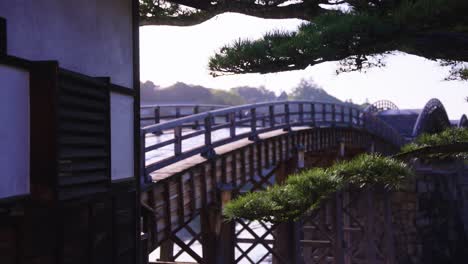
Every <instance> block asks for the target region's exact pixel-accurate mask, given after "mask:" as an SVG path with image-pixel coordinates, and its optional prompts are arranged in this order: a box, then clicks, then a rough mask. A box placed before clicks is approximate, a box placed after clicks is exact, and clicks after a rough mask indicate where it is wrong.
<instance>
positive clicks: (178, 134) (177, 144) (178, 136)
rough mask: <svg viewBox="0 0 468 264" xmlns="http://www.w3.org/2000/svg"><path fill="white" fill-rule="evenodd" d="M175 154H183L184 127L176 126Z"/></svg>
mask: <svg viewBox="0 0 468 264" xmlns="http://www.w3.org/2000/svg"><path fill="white" fill-rule="evenodd" d="M174 140H175V142H174V156H179V155H180V154H182V127H181V126H178V127H175V128H174Z"/></svg>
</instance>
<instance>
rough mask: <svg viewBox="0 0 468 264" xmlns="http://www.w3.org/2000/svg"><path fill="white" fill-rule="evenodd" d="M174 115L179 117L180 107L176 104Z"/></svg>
mask: <svg viewBox="0 0 468 264" xmlns="http://www.w3.org/2000/svg"><path fill="white" fill-rule="evenodd" d="M175 117H176V118H179V117H180V107H178V106H176V108H175Z"/></svg>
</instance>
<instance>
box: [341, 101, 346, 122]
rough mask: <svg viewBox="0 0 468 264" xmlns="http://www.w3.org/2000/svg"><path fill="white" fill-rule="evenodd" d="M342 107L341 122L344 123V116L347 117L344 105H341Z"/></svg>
mask: <svg viewBox="0 0 468 264" xmlns="http://www.w3.org/2000/svg"><path fill="white" fill-rule="evenodd" d="M340 108H341V109H340V110H341V111H340V114H341V123H343V124H344V122H345V118H344V117H345V114H344V106H343V105H341V106H340Z"/></svg>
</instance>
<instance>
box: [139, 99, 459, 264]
mask: <svg viewBox="0 0 468 264" xmlns="http://www.w3.org/2000/svg"><path fill="white" fill-rule="evenodd" d="M382 105H383V106H382V107H381V105H380V104H379V105H376V106H374V107H370V108H368V109H371V110H372V111H366V110H362V109H360V108H358V107H355V106H354V105H351V104H329V103H319V102H311V101H282V102H269V103H259V104H252V105H242V106H235V107H224V108H219V109H215V110H210V111H206V112H203V111H199V112H198V113H195V112H194V113H193V114H189V115H187V116H184V117H179V116H180V110H177V108H178V107H179V106H175V107H174V110H173V111H175V113H177V112H178V113H179V116H174V117H178V118H176V119H173V120H169V121H165V122H161V123H157V124H153V125H149V126H146V127H143V128H142V130H141V135H140V136H141V145H142V146H144V148H142V150H141V155H142V156H144V157H145V159H142V164H141V168H142V172H143V173H142V175H141V185H142V197H141V204H142V208H143V209H142V216H143V223H142V224H143V228H142V232H143V233H142V234H143V235H142V236H143V239H144V247H145V248H146V250H145V251H144V254H148V255H149V254H150V252H153V254H152V255H151V257H150V259H151V261H153V262H158V263H167V262H176V261H185V262H192V263H269V262H271V261H272V262H273V263H395V262H394V258H395V253H394V249H393V244H394V243H393V241H392V225H391V221H390V217H391V216H390V214H391V212H390V211H391V210H390V208H389V201H388V195H386V194H385V192H381V193H379V192H377V193H376V192H374V193H372V194H371V191H370V190H369V191H366V192H364V193H363V192H353V191H352V190H348V191H346V192H343V193H339V194H337V195H336V197H335V198H334V199H332V200H331V201H330V202H329V203H328V204H327V205H325V206H324V208H323V209H322V210H320V212H317V213H315V214H313V215H310V216H308V217H305V218H304V219H303V221H302V222H299V223H285V224H280V225H273V224H271V223H262V222H247V221H242V220H239V221H236V222H234V223H231V222H226V221H224V219H223V217H222V214H221V211H222V208H223V205H224V204H225V203H226V202H228V201H229V200H230V199H232V198H233V197H234V196H236V195H239V194H242V193H245V192H249V191H255V190H261V189H265V188H266V187H267V186H270V185H273V184H275V183H277V182H282V181H283V180H284V179H285V178H286V176H287V175H288V174H290V173H291V172H294V171H297V170H300V169H302V168H310V167H319V166H320V167H323V166H329V165H331V164H332V163H333V162H336V161H337V160H340V159H348V158H351V157H353V156H355V155H357V154H359V153H363V152H379V153H382V154H385V155H388V154H392V153H395V152H397V151H398V150H399V148H400V147H401V146H402V144H404V143H405V141H407V140H408V137H406V136H405V135H404V133H402V130H401V129H398V127H397V126H395V125H392V122H391V121H392V119H389V118H388V116H385V115H384V117H386V118H387V119H385V118H382V117H381V116H379V113H382V112H385V111H399V110H398V109H395V107H394V106H393V105H391V104H382ZM433 106H434V102H432V103H431V107H432V108H430V109H429V108H428V109H426V110H424V111H422V112H421V113H418V114H416V117H413V119H414V120H413V125H414V126H417V127H418V129H420V128H421V127H422V128H424V129H427V130H428V131H429V130H431V129H432V130H433V129H434V127H435V128H437V129H442V128H443V127H444V126H449V124H446V123H442V124H441V123H440V122H439V123H437V124H436V123H435V122H432V121H430V120H433V119H434V120H442V122H445V120H448V118H441V115H443V114H445V117H446V113H445V110H444V109H443V106H442V110H443V111H441V109H440V108H437V107H433ZM184 107H189V108H193V109H199V108H198V107H197V106H187V105H185V106H184ZM155 109H157V110H149V111H148V109H145V111H147V112H146V113H149V116H146V117H145V116H144V114H142V119H145V118H146V119H147V120H150V119H152V118H153V119H154V117H156V121H157V120H159V119H158V118H157V116H156V115H157V114H159V111H160V108H159V109H158V108H155ZM431 109H432V110H431ZM142 111H143V110H142ZM169 112H170V111H169ZM153 113H154V115H153V116H151V114H153ZM399 118H401V117H399ZM384 120H385V121H384ZM462 120H465V121H460V122H459V123H463V122H465V123H463V125H464V126H466V125H467V124H466V117H464V119H463V117H462ZM431 122H432V123H431ZM415 123H416V124H415ZM426 124H427V125H426ZM431 124H432V126H431ZM459 125H460V124H459ZM430 126H431V127H430ZM432 130H431V131H432ZM420 132H421V131H419V130H418V132H417V133H420ZM422 132H424V131H422ZM338 241H342V242H338ZM144 258H147V256H144Z"/></svg>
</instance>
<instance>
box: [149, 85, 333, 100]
mask: <svg viewBox="0 0 468 264" xmlns="http://www.w3.org/2000/svg"><path fill="white" fill-rule="evenodd" d="M140 96H141V102H142V104H158V103H160V104H161V103H164V104H170V103H174V104H175V103H188V104H220V105H241V104H251V103H259V102H267V101H278V100H287V99H290V100H313V101H318V102H327V103H342V101H340V100H339V99H338V98H336V97H334V96H332V95H330V94H328V93H327V92H326V91H325V90H323V89H322V88H320V87H318V86H317V85H316V84H315V83H313V82H311V81H305V80H302V81H301V82H300V83H299V85H298V86H297V87H295V88H294V89H293V90H292V91H291V92H290V93H289V94H288V93H286V92H282V93H281V94H280V95H279V96H276V95H275V93H274V92H272V91H270V90H267V89H266V88H265V87H249V86H241V87H235V88H231V89H229V90H227V91H226V90H220V89H212V88H207V87H203V86H201V85H190V84H186V83H183V82H177V83H175V84H173V85H171V86H169V87H166V88H161V87H160V86H157V85H155V84H154V83H153V82H151V81H146V82H145V83H140Z"/></svg>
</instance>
